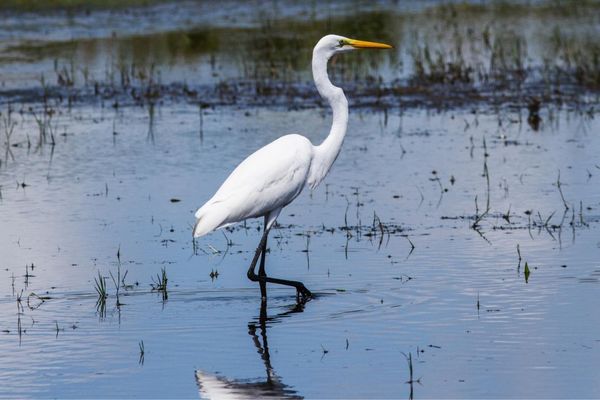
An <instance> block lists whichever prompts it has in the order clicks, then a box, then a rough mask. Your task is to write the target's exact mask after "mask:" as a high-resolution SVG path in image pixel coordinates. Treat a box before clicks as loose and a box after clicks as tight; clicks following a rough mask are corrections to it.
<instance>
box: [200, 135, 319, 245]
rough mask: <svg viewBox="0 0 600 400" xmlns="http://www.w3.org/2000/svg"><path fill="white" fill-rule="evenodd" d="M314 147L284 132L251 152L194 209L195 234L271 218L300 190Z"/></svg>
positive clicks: (303, 139) (307, 141)
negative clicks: (263, 217) (270, 216)
mask: <svg viewBox="0 0 600 400" xmlns="http://www.w3.org/2000/svg"><path fill="white" fill-rule="evenodd" d="M313 147H314V146H313V145H312V143H311V142H310V141H309V140H308V139H307V138H305V137H304V136H300V135H286V136H282V137H280V138H279V139H277V140H275V141H273V142H271V143H269V144H268V145H266V146H264V147H262V148H261V149H259V150H257V151H256V152H254V153H252V154H251V155H250V156H248V158H246V159H245V160H244V161H242V163H241V164H240V165H238V166H237V168H236V169H235V170H234V171H233V172H232V173H231V175H229V177H228V178H227V179H226V180H225V182H223V184H222V185H221V187H220V188H219V190H217V193H215V195H214V196H213V197H212V198H211V199H210V200H208V201H207V202H206V204H204V205H203V206H202V207H200V209H198V211H196V215H195V216H196V219H197V223H196V227H195V229H194V236H196V237H198V236H202V235H205V234H207V233H209V232H211V231H213V230H215V229H219V228H221V227H224V226H227V225H229V224H232V223H236V222H239V221H243V220H244V219H246V218H255V217H261V216H263V215H266V214H269V213H271V214H272V215H273V216H272V218H273V221H274V220H275V219H276V218H277V215H279V211H281V209H282V208H283V207H285V206H286V205H288V204H289V203H291V202H292V200H294V199H295V198H296V197H297V196H298V195H299V194H300V192H302V189H303V188H304V185H305V183H306V180H307V177H308V174H309V172H310V166H311V163H312V159H313Z"/></svg>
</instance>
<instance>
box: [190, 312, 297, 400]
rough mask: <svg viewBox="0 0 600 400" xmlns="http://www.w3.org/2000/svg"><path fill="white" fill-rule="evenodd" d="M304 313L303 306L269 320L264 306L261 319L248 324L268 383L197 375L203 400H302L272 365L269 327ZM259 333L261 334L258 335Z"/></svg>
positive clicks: (204, 374)
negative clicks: (261, 399)
mask: <svg viewBox="0 0 600 400" xmlns="http://www.w3.org/2000/svg"><path fill="white" fill-rule="evenodd" d="M302 311H304V302H299V303H297V304H294V306H292V307H291V308H290V309H288V310H287V311H285V312H282V313H279V314H277V315H275V316H272V317H269V316H268V315H267V303H266V302H262V304H261V307H260V315H259V317H258V319H255V320H252V321H250V322H249V323H248V334H249V335H250V337H251V338H252V342H253V343H254V346H255V347H256V351H257V353H258V354H260V358H261V359H262V361H263V363H264V365H265V371H266V379H265V380H264V381H246V380H233V379H228V378H227V377H224V376H219V375H215V374H210V373H206V372H204V371H200V370H197V371H196V383H197V384H198V389H199V392H200V398H201V399H260V398H263V397H273V398H280V399H302V398H303V397H302V396H299V395H298V394H296V391H295V390H293V389H292V388H290V387H289V386H287V385H286V384H284V383H283V382H282V381H281V377H280V376H278V375H277V374H276V373H275V370H274V369H273V366H272V365H271V356H270V354H269V343H268V339H267V324H272V323H276V322H279V321H280V320H281V319H282V318H286V317H288V316H290V315H292V314H295V313H299V312H302ZM259 331H260V332H259Z"/></svg>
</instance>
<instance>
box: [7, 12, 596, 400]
mask: <svg viewBox="0 0 600 400" xmlns="http://www.w3.org/2000/svg"><path fill="white" fill-rule="evenodd" d="M474 3H475V4H474V5H473V4H471V6H468V5H465V4H462V3H458V4H456V8H452V7H445V6H443V5H439V4H438V3H437V2H402V3H400V5H398V4H397V3H396V2H386V1H381V2H362V1H356V2H352V3H351V6H349V5H348V4H349V3H347V2H338V1H331V2H328V3H327V9H328V13H329V16H328V17H324V16H323V15H322V13H316V11H315V4H316V3H314V4H308V3H304V5H302V6H297V5H292V4H288V3H283V2H280V3H275V4H276V6H274V7H262V6H261V7H253V8H252V9H247V8H240V3H239V2H237V1H225V2H222V7H221V8H218V9H217V8H214V7H209V3H204V2H181V3H180V4H179V7H174V6H173V4H166V5H165V4H159V5H156V6H150V7H145V8H140V9H134V10H128V11H122V10H121V11H114V10H112V11H111V10H108V11H93V12H91V14H88V13H85V12H73V13H71V12H55V13H42V14H40V13H30V14H23V13H5V14H3V17H5V18H3V19H2V22H0V39H2V43H0V75H1V78H0V88H1V90H0V104H1V105H2V106H1V108H0V111H1V112H2V114H1V115H0V138H1V140H0V160H1V163H0V254H1V257H0V331H1V332H0V354H2V356H3V363H1V364H0V397H2V398H9V397H10V398H14V397H17V398H31V397H37V398H40V397H60V398H81V397H94V398H98V397H102V398H105V397H107V398H123V397H142V398H146V397H149V398H165V397H168V398H190V397H191V398H197V397H200V398H224V397H226V396H231V397H233V398H258V397H264V396H267V395H271V396H279V397H284V398H285V397H289V398H304V397H306V398H405V397H407V398H410V397H414V398H484V397H485V398H526V397H527V398H548V397H553V398H554V397H557V398H558V397H560V398H567V397H568V398H590V397H598V396H600V384H599V382H600V373H599V372H598V369H597V368H596V366H597V365H598V363H599V362H600V335H599V334H598V329H597V327H598V326H600V316H599V314H598V313H597V312H596V304H597V303H598V300H597V299H598V291H599V289H600V286H599V285H598V284H599V283H600V235H599V232H600V185H599V182H600V156H599V154H600V152H599V149H600V137H599V136H598V132H599V131H600V130H599V129H600V123H599V122H598V119H597V116H596V114H597V112H596V110H595V108H597V107H595V104H596V103H597V96H598V91H597V87H596V88H594V87H593V86H592V87H585V88H584V87H578V86H574V88H575V89H574V92H575V97H569V96H570V95H569V96H567V95H566V94H565V93H566V92H564V91H563V90H568V87H571V89H573V86H569V85H570V84H571V83H572V81H569V79H566V78H565V81H566V82H570V83H569V84H565V82H563V81H559V82H558V83H552V84H548V82H545V83H544V86H542V87H536V86H535V85H533V86H527V87H526V88H524V89H523V90H521V88H520V86H519V85H520V84H519V85H517V86H519V87H518V88H517V89H515V90H513V89H514V88H512V87H510V86H509V89H508V90H506V88H504V89H501V90H504V91H496V90H497V89H498V88H497V87H495V86H493V85H492V89H491V90H490V89H489V87H486V89H485V90H481V91H478V90H479V89H480V87H479V86H478V83H477V82H471V83H469V84H468V85H467V91H466V92H462V91H460V90H461V89H464V87H462V86H461V85H460V84H458V85H456V86H455V85H453V84H437V83H434V84H433V85H432V86H428V85H429V84H430V83H431V82H429V83H428V82H417V83H414V82H413V83H410V82H411V77H414V76H413V74H414V72H415V69H414V66H413V65H412V60H413V56H414V50H415V47H414V46H415V45H416V46H421V48H423V46H432V47H431V48H430V51H431V54H434V55H435V54H436V51H438V50H441V51H444V52H446V50H447V53H444V56H445V57H446V56H448V57H449V58H448V59H449V60H453V59H454V58H453V57H454V56H455V54H454V55H453V54H452V50H451V49H455V47H454V45H455V44H456V43H457V42H460V43H462V44H463V45H464V49H468V50H465V53H464V56H465V58H466V60H467V63H470V62H473V63H475V64H477V65H479V63H483V64H485V63H486V62H489V61H490V52H491V50H490V49H485V48H482V47H481V46H482V43H483V39H482V37H481V35H482V34H483V32H484V31H485V29H487V28H486V26H491V32H492V37H493V38H495V36H494V35H495V34H498V37H499V38H501V37H502V36H501V34H506V33H507V32H508V33H510V32H512V33H515V32H516V36H515V37H517V38H524V40H525V42H526V43H528V44H529V45H528V46H527V57H526V63H527V68H529V67H531V68H534V67H535V68H539V67H540V66H542V65H543V59H544V58H545V57H550V58H551V59H552V60H554V58H556V60H559V56H558V55H557V54H559V53H560V51H562V50H560V49H563V50H564V48H565V47H564V46H563V45H564V42H561V43H562V44H560V43H559V44H560V46H563V47H560V46H559V45H557V43H556V41H557V40H558V39H560V40H563V39H564V40H566V39H569V40H572V42H567V45H566V48H569V49H578V48H579V49H580V48H581V46H583V47H585V44H586V43H587V42H586V40H587V39H589V37H595V36H594V34H595V33H597V30H598V27H599V26H600V25H598V24H597V15H596V14H594V13H591V12H586V11H589V9H588V8H586V7H591V9H595V8H594V7H593V5H592V6H590V5H589V4H588V3H585V4H583V5H582V6H581V7H573V8H572V9H571V10H570V11H571V12H569V13H564V12H562V11H561V8H560V7H559V5H557V6H556V8H552V7H545V6H544V4H541V6H540V7H537V6H538V3H535V4H529V5H528V6H527V7H529V6H530V7H532V8H531V9H527V10H528V12H526V13H523V12H519V10H521V11H522V9H520V8H519V7H516V8H514V9H513V8H511V7H508V8H507V7H504V6H503V5H502V4H504V3H497V4H496V6H494V7H491V8H489V9H488V8H487V7H484V6H482V7H478V4H479V3H478V2H474ZM269 4H270V3H269ZM306 4H308V5H306ZM519 4H521V5H522V4H523V3H519ZM536 7H537V8H536ZM515 10H516V11H515ZM563 11H564V10H563ZM517 14H518V15H517ZM165 15H169V16H170V17H171V18H165V17H164V16H165ZM458 22H460V23H458ZM555 26H560V30H559V31H560V32H558V31H557V30H556V29H555ZM332 29H333V30H343V32H341V31H340V32H339V33H348V34H350V33H357V34H358V33H361V35H360V37H361V38H364V39H373V40H386V41H390V42H392V43H394V44H395V45H396V50H395V51H394V52H389V53H383V52H381V53H361V54H360V55H358V54H354V55H348V57H344V58H343V59H342V58H340V59H338V60H336V61H335V65H334V66H333V67H332V68H331V69H332V75H334V81H335V82H337V83H339V84H340V85H341V86H342V87H348V89H349V90H348V91H347V92H348V97H349V102H350V123H349V131H348V135H347V137H346V141H345V143H344V147H343V149H342V152H341V154H340V156H339V158H338V160H337V161H336V164H335V165H334V168H333V170H332V171H331V173H330V174H329V176H328V177H327V178H326V180H325V182H324V183H323V184H322V185H321V186H320V187H319V188H317V189H316V190H315V191H313V192H309V191H308V190H307V191H305V192H304V193H302V194H301V196H300V197H299V198H297V199H296V201H295V202H294V203H293V204H291V205H290V206H288V207H287V208H286V209H285V210H284V211H283V212H282V214H281V215H280V217H279V220H278V225H277V226H276V227H275V228H274V229H273V230H272V232H271V235H270V239H269V250H270V251H269V253H268V257H267V271H268V273H269V274H270V275H271V276H274V277H281V278H286V279H294V280H301V281H303V282H304V283H305V284H306V286H307V287H308V288H309V289H310V290H312V291H313V293H315V295H316V296H315V298H314V299H312V300H311V301H309V302H308V303H306V304H304V305H300V306H299V305H297V304H296V298H295V293H294V292H293V291H292V290H290V289H288V288H281V287H276V286H269V293H270V297H269V303H268V307H267V308H266V309H264V308H261V302H260V292H259V289H258V287H257V285H255V284H253V283H252V282H250V281H248V280H247V278H246V270H247V267H248V264H249V263H250V261H251V259H252V256H253V254H254V249H255V248H256V245H257V244H258V242H259V240H260V237H261V223H262V221H259V220H253V221H247V223H246V224H239V225H237V226H235V227H233V228H232V229H229V230H224V231H219V232H215V233H212V234H211V235H208V236H206V237H203V238H200V239H198V240H197V241H196V242H195V243H194V242H192V239H191V231H192V226H193V222H194V218H193V214H194V212H195V210H196V209H197V208H198V207H199V206H201V205H202V204H203V202H204V201H206V200H207V199H208V198H210V197H211V196H212V194H213V193H214V191H215V190H216V189H217V188H218V187H219V185H220V183H221V182H222V181H223V180H224V179H225V178H226V177H227V175H228V174H229V172H230V171H231V170H232V169H233V168H234V167H235V166H236V165H237V163H238V162H240V161H241V160H242V159H243V158H244V157H246V156H247V155H248V154H250V153H251V152H252V151H254V150H255V149H258V148H260V147H261V146H263V145H265V144H267V143H268V142H270V141H272V140H274V139H276V138H278V137H279V136H281V135H282V134H285V133H301V134H304V135H306V136H307V137H309V138H310V139H311V140H312V141H313V142H314V143H319V142H320V141H321V140H322V139H323V138H324V137H325V135H326V133H327V132H328V129H329V124H330V112H329V110H328V109H327V108H324V107H320V106H319V100H318V98H317V94H316V91H315V90H314V88H313V87H312V84H309V85H307V84H306V83H307V82H308V81H309V79H310V74H309V71H308V69H307V65H308V63H309V61H308V60H309V57H310V48H311V47H312V45H313V44H314V39H315V38H318V37H320V36H321V35H322V33H323V32H324V31H327V32H329V31H330V30H332ZM447 31H451V32H453V35H446V34H445V32H447ZM557 32H558V33H557ZM463 35H464V36H463ZM561 35H562V36H561ZM590 35H591V36H590ZM515 37H513V39H514V38H515ZM557 38H558V39H557ZM413 39H415V40H413ZM463 39H465V40H466V39H468V40H466V41H464V42H463ZM560 40H559V42H560ZM509 42H510V41H509ZM510 43H513V42H510ZM554 45H556V46H558V48H559V49H558V50H557V49H556V48H554V47H553V46H554ZM436 46H437V47H436ZM449 49H450V50H449ZM591 49H592V50H590V53H585V54H586V55H593V47H592V48H591ZM291 54H293V55H294V56H290V55H291ZM363 54H364V55H363ZM560 54H562V53H560ZM296 56H297V57H296ZM55 59H56V63H55V61H54V60H55ZM556 60H555V61H556ZM580 61H581V60H580ZM574 62H575V61H574ZM151 65H155V67H156V68H155V69H154V67H151ZM123 66H125V69H124V70H123V69H122V68H123ZM573 67H577V65H573ZM63 68H66V69H67V70H70V69H71V68H74V70H75V71H76V72H75V74H74V78H75V80H74V82H73V85H72V86H70V85H65V84H64V83H63V84H60V83H56V82H55V81H56V80H57V79H58V76H59V75H60V74H63V75H60V76H63V77H64V76H68V75H69V74H68V73H67V75H64V70H63ZM488 68H490V67H489V66H488V65H486V66H485V67H483V69H484V70H488ZM61 71H62V72H61ZM124 71H130V72H124ZM536 71H538V70H536ZM538 72H539V71H538ZM84 73H85V74H87V73H89V77H88V78H89V81H87V82H86V81H85V79H84ZM42 74H44V76H45V81H44V84H45V85H47V87H46V88H45V89H44V88H41V86H40V85H41V83H40V76H41V75H42ZM123 74H125V76H126V77H127V79H131V81H130V82H126V83H125V84H123V82H121V81H120V79H122V78H123V76H124V75H123ZM128 74H129V75H128ZM139 74H142V75H144V74H146V75H145V77H144V78H141V77H140V76H139ZM147 74H149V75H147ZM152 74H154V75H152ZM567 78H568V77H567ZM153 79H155V81H153ZM240 80H241V81H243V82H247V81H250V82H253V83H254V84H255V86H252V85H250V86H244V87H242V89H239V92H236V91H235V90H233V93H234V94H233V96H232V97H234V98H236V96H238V95H239V97H237V100H234V101H230V100H227V99H226V100H223V99H220V98H217V97H219V96H220V95H221V94H222V93H223V92H225V93H226V94H227V90H228V88H227V87H226V88H225V89H223V91H219V90H218V89H219V87H220V85H222V84H223V83H230V82H233V83H231V85H235V84H236V82H238V83H239V81H240ZM396 80H400V81H401V82H403V83H399V85H400V86H394V88H395V89H399V91H393V90H392V91H390V92H386V93H384V94H381V93H379V91H378V90H383V89H385V88H388V89H389V87H388V86H385V85H387V84H388V83H389V82H392V81H394V82H396ZM94 82H99V83H100V84H101V86H100V93H99V94H93V95H91V94H90V93H94V91H95V90H96V89H95V87H94V86H95V85H94ZM151 82H152V84H151ZM378 82H379V83H378ZM382 82H383V83H382ZM161 83H163V84H165V85H168V84H169V83H173V84H174V86H176V87H177V88H181V87H184V85H187V84H189V88H196V89H198V88H201V87H203V85H204V86H205V87H206V88H208V89H207V91H204V92H203V91H202V90H198V92H197V93H196V94H193V95H190V94H189V93H186V91H185V90H181V93H179V92H178V93H179V94H177V95H172V96H171V94H170V92H169V91H168V90H164V91H160V90H159V91H158V94H157V95H156V96H154V95H149V96H148V97H143V96H142V98H141V99H139V98H138V99H135V97H136V96H140V93H144V91H145V90H148V91H150V89H151V88H152V87H153V86H152V85H157V86H156V87H159V86H160V84H161ZM296 84H298V85H300V86H293V85H296ZM379 84H381V85H383V86H378V85H379ZM395 84H398V83H397V82H396V83H395ZM413 84H414V85H413ZM102 85H104V86H102ZM111 85H112V86H111ZM286 85H290V86H286ZM403 85H405V86H403ZM406 85H407V86H406ZM411 85H413V86H411ZM548 85H549V86H548ZM57 87H58V89H57ZM185 87H186V89H187V86H185ZM215 88H216V89H215ZM259 88H263V92H261V91H259V90H258V89H259ZM280 88H283V89H282V90H281V92H278V91H277V90H279V89H280ZM286 88H287V89H286ZM298 88H301V89H302V90H298ZM415 88H421V89H423V90H424V91H425V92H427V94H426V95H424V96H423V97H418V96H417V97H415V98H409V99H407V96H406V95H407V94H408V97H409V96H410V94H411V93H413V92H412V90H415ZM532 88H533V89H532ZM46 89H48V92H46ZM111 90H114V91H115V92H114V93H112V92H111ZM471 90H472V91H471ZM486 90H487V91H486ZM270 91H273V92H270ZM373 91H374V92H373ZM15 93H16V94H15ZM23 93H25V95H23ZM86 93H88V94H89V95H86ZM130 93H131V94H130ZM205 93H212V95H213V96H214V97H211V98H205V97H203V96H204V95H205ZM240 93H241V94H240ZM273 93H274V94H273ZM382 93H383V92H382ZM453 93H457V94H456V95H454V96H453ZM464 93H467V95H466V96H467V97H465V98H462V99H461V101H459V102H456V101H454V100H453V99H452V97H461V96H462V95H464ZM473 93H474V94H473ZM507 93H509V95H507ZM569 93H571V94H572V93H573V92H569ZM361 94H362V95H361ZM380 95H382V96H383V95H385V96H387V97H386V98H384V99H383V100H382V99H381V98H380ZM45 96H48V100H47V101H46V103H45V104H46V105H47V106H48V107H49V108H50V109H52V110H53V111H54V112H55V114H53V117H52V119H51V123H50V124H49V125H50V128H51V130H52V132H53V133H54V138H55V140H56V144H55V145H54V146H52V145H50V143H49V142H50V141H51V140H50V139H48V140H46V141H45V142H44V144H42V145H41V146H39V147H38V146H37V144H38V132H39V130H38V126H37V125H36V122H35V119H34V112H35V116H38V117H39V116H40V115H42V114H41V109H42V107H43V104H44V102H43V97H45ZM61 96H62V97H61ZM119 96H120V97H119ZM127 96H131V97H127ZM269 96H271V101H267V100H265V99H267V98H270V97H269ZM563 96H564V97H563ZM124 97H125V98H126V101H122V100H123V98H124ZM366 97H368V99H365V98H366ZM532 97H536V98H537V99H539V100H540V101H541V107H540V111H539V117H540V121H537V120H536V118H535V116H536V112H533V113H532V112H531V111H528V110H527V107H528V106H529V107H531V106H532V104H535V102H532V100H531V98H532ZM57 98H60V100H57ZM273 98H274V100H273ZM391 98H393V99H391ZM422 98H426V99H427V100H428V101H427V102H420V101H421V99H422ZM132 99H133V100H132ZM594 99H596V101H594ZM391 100H393V101H391ZM9 103H10V104H11V105H10V106H9V105H8V104H9ZM260 104H262V105H260ZM397 104H400V105H401V106H400V107H397V106H396V105H397ZM457 104H462V106H460V107H458V106H457ZM258 105H260V106H258ZM8 107H11V108H12V110H13V113H12V118H13V119H14V121H15V122H16V125H15V128H14V134H13V136H12V137H11V139H10V142H11V145H10V146H8V149H9V150H7V146H6V145H5V144H4V138H5V133H4V125H2V124H3V123H4V121H5V119H4V118H6V115H7V114H6V110H7V109H8ZM29 107H31V109H30V108H29ZM532 114H534V115H533V117H534V118H532ZM538 122H539V126H538ZM488 178H489V179H488ZM557 182H560V184H557ZM563 197H564V201H563ZM488 205H489V207H488ZM567 207H568V209H567ZM486 209H487V212H486ZM162 269H164V271H165V273H166V275H167V277H168V283H167V290H166V293H165V292H164V291H160V290H153V288H154V289H155V288H156V285H157V282H158V281H159V280H160V274H161V271H162ZM526 271H527V272H526ZM98 274H100V275H101V276H102V277H103V278H101V279H103V280H104V281H105V282H106V285H107V290H108V298H107V299H106V302H105V306H103V305H102V303H100V304H99V303H98V302H97V300H98V295H97V293H96V290H95V280H97V279H98ZM111 274H112V275H111ZM119 274H120V275H119ZM112 276H114V277H115V278H116V279H117V280H118V279H120V278H121V279H122V284H121V285H119V296H118V299H117V290H116V287H115V284H114V283H113V278H112ZM119 276H120V278H118V277H119ZM142 348H143V353H142V351H141V350H142ZM409 357H410V360H411V363H412V370H413V375H412V377H411V375H410V369H411V368H410V364H409V361H408V360H409ZM411 381H412V384H411Z"/></svg>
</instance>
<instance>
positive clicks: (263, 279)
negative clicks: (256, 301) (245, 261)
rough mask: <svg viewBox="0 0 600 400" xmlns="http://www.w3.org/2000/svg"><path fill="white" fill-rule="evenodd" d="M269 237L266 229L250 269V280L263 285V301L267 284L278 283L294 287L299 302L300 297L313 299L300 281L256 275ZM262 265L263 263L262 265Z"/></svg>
mask: <svg viewBox="0 0 600 400" xmlns="http://www.w3.org/2000/svg"><path fill="white" fill-rule="evenodd" d="M267 236H269V230H268V229H265V230H264V231H263V235H262V238H261V239H260V243H259V244H258V247H257V248H256V253H254V257H253V258H252V263H251V264H250V267H249V268H248V279H250V280H251V281H253V282H259V283H260V284H261V295H263V301H266V299H267V297H266V295H267V290H266V283H267V282H268V283H276V284H278V285H286V286H293V287H295V288H296V296H297V298H298V300H300V297H302V299H305V300H306V299H309V298H310V297H312V293H311V292H310V290H308V289H307V288H306V287H305V286H304V284H303V283H302V282H298V281H290V280H287V279H279V278H271V277H269V276H266V273H265V275H260V271H259V275H256V273H255V272H254V269H255V268H256V264H257V263H258V257H260V255H261V254H263V252H264V249H266V247H267ZM261 264H262V263H261ZM262 272H264V266H263V268H262ZM262 284H264V285H265V289H264V293H263V288H262Z"/></svg>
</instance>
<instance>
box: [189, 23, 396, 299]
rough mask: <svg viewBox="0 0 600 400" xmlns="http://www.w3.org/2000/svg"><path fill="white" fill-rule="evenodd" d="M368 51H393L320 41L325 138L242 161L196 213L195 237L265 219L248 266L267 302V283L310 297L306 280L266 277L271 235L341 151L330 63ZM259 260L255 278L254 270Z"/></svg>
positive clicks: (299, 140)
mask: <svg viewBox="0 0 600 400" xmlns="http://www.w3.org/2000/svg"><path fill="white" fill-rule="evenodd" d="M368 48H371V49H389V48H392V46H390V45H387V44H383V43H375V42H365V41H362V40H354V39H349V38H346V37H343V36H338V35H327V36H324V37H323V38H321V40H319V42H318V43H317V45H316V46H315V48H314V49H313V56H312V72H313V79H314V81H315V85H316V87H317V90H318V91H319V94H320V95H321V96H322V97H323V98H324V99H325V100H327V101H328V102H329V105H330V106H331V108H332V110H333V123H332V125H331V130H330V132H329V135H328V136H327V138H326V139H325V140H324V141H323V142H322V143H321V144H320V145H318V146H315V145H313V144H312V143H311V142H310V140H308V139H307V138H305V137H304V136H301V135H296V134H292V135H285V136H282V137H280V138H279V139H277V140H275V141H273V142H271V143H269V144H268V145H266V146H264V147H262V148H261V149H258V150H257V151H256V152H254V153H252V154H251V155H250V156H248V157H247V158H246V159H245V160H244V161H242V162H241V164H239V165H238V166H237V167H236V169H235V170H234V171H233V172H232V173H231V175H229V177H228V178H227V179H226V180H225V182H223V184H222V185H221V187H220V188H219V190H217V192H216V193H215V195H214V196H213V197H212V198H211V199H210V200H208V201H207V202H206V203H205V204H204V205H203V206H202V207H200V208H199V209H198V211H196V214H195V216H196V219H197V220H196V224H195V225H194V231H193V236H194V237H199V236H203V235H206V234H207V233H209V232H212V231H214V230H216V229H219V228H223V227H225V226H228V225H231V224H234V223H236V222H239V221H243V220H245V219H247V218H256V217H264V230H263V235H262V238H261V240H260V244H259V245H258V248H257V249H256V253H255V254H254V258H253V259H252V263H251V264H250V267H249V268H248V278H249V279H250V280H252V281H254V282H259V284H260V291H261V295H262V300H263V302H264V301H266V298H267V289H266V284H267V282H269V283H277V284H281V285H288V286H294V287H295V288H296V291H297V292H296V295H297V296H298V298H299V297H300V296H302V297H303V298H305V299H307V298H309V297H310V296H311V292H310V291H309V290H308V289H307V288H306V287H305V286H304V284H303V283H302V282H298V281H290V280H285V279H278V278H272V277H269V276H267V274H266V272H265V252H266V248H267V236H268V235H269V230H270V229H271V227H272V226H273V224H274V223H275V220H276V219H277V217H278V216H279V213H280V212H281V210H282V208H283V207H285V206H287V205H288V204H290V203H291V202H292V201H293V200H294V199H295V198H296V197H298V195H299V194H300V192H302V189H304V187H305V186H308V187H309V188H311V189H314V188H315V187H316V186H317V185H318V184H319V183H320V182H321V181H322V180H323V179H324V178H325V176H326V175H327V173H328V172H329V170H330V169H331V165H332V164H333V163H334V161H335V159H336V158H337V156H338V154H339V152H340V149H341V148H342V143H343V141H344V136H345V135H346V128H347V125H348V101H347V100H346V96H345V95H344V91H343V90H342V89H340V88H339V87H336V86H334V85H333V84H332V83H331V81H330V80H329V76H328V75H327V61H328V60H329V59H330V58H331V57H332V56H333V55H334V54H338V53H345V52H348V51H351V50H355V49H368ZM261 255H262V256H261ZM259 256H261V260H260V268H259V270H258V275H257V274H256V273H255V272H254V269H255V267H256V263H257V262H258V257H259Z"/></svg>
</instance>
